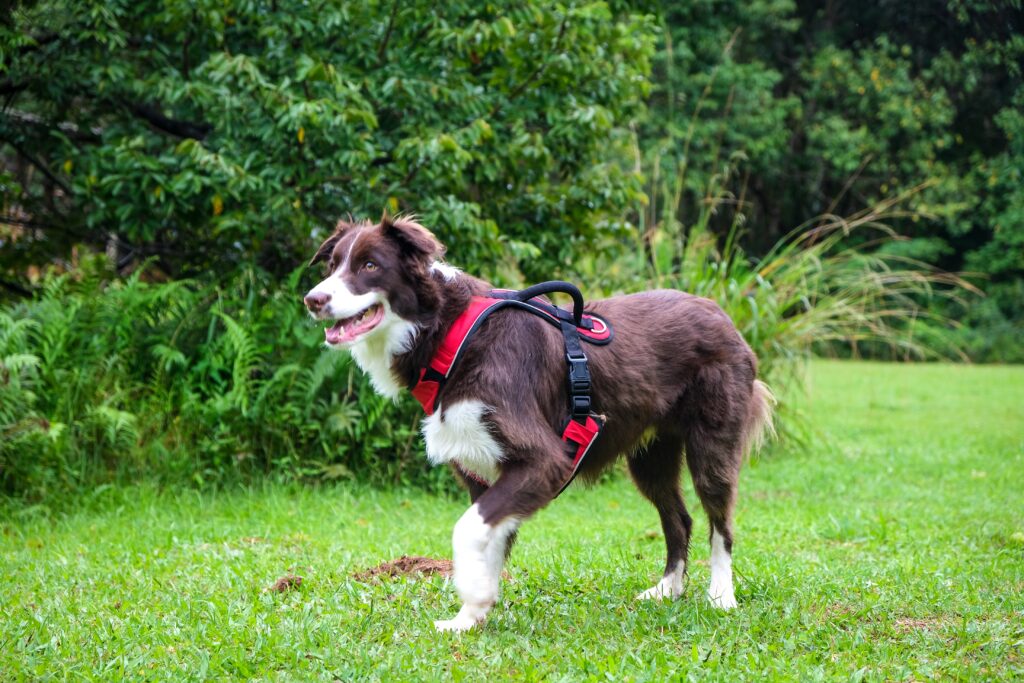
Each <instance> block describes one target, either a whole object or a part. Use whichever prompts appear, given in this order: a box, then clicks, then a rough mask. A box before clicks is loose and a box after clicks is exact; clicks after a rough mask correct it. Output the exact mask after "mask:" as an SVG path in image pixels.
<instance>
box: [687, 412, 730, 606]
mask: <svg viewBox="0 0 1024 683" xmlns="http://www.w3.org/2000/svg"><path fill="white" fill-rule="evenodd" d="M742 460H743V448H742V444H741V440H740V436H739V434H736V435H735V437H734V438H732V437H731V435H730V434H729V433H728V432H726V433H725V434H723V433H718V432H711V431H710V430H704V429H702V428H701V427H700V426H699V425H698V426H695V427H694V428H693V430H692V431H691V433H690V435H689V436H688V437H687V439H686V461H687V464H688V465H689V468H690V474H691V476H692V477H693V487H694V489H696V491H697V495H698V496H700V501H701V503H702V504H703V506H704V511H705V512H707V515H708V521H709V522H710V524H709V527H710V535H711V562H710V564H711V585H710V587H709V588H708V598H709V599H710V600H711V604H713V605H714V606H715V607H719V608H721V609H732V608H733V607H735V606H736V595H735V593H734V591H733V585H732V540H733V529H732V513H733V506H734V504H735V502H736V489H737V485H738V483H739V471H740V464H741V463H742Z"/></svg>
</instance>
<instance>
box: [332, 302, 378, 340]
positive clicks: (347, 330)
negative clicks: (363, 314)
mask: <svg viewBox="0 0 1024 683" xmlns="http://www.w3.org/2000/svg"><path fill="white" fill-rule="evenodd" d="M383 317H384V309H382V308H380V307H377V308H375V309H374V311H373V313H372V314H371V316H370V318H369V319H368V320H363V321H362V322H360V321H359V320H356V319H355V317H352V318H349V319H348V320H341V321H338V322H337V323H335V324H334V325H333V326H332V327H328V328H327V329H326V330H324V336H325V337H326V338H327V343H328V344H342V343H344V342H350V341H352V340H353V339H355V338H356V337H358V336H359V335H360V334H362V333H363V332H366V331H367V330H371V329H373V328H374V327H376V326H377V323H379V322H380V320H381V318H383Z"/></svg>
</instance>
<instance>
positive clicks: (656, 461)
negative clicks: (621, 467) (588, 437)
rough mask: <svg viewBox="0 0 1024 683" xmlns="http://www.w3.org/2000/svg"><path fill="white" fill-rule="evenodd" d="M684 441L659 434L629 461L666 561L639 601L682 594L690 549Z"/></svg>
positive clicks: (690, 520) (630, 470)
mask: <svg viewBox="0 0 1024 683" xmlns="http://www.w3.org/2000/svg"><path fill="white" fill-rule="evenodd" d="M682 459H683V441H682V439H681V438H680V437H678V436H675V435H663V434H659V435H658V436H657V437H655V439H654V440H653V441H651V442H650V443H648V444H647V445H646V446H643V447H641V448H640V449H639V450H638V451H637V453H636V454H635V455H633V456H631V457H630V458H629V459H628V462H629V472H630V474H632V475H633V481H634V482H635V483H636V487H637V488H638V489H639V490H640V493H642V494H643V495H644V497H645V498H647V500H649V501H651V502H652V503H653V504H654V507H655V508H657V510H658V515H660V516H661V529H662V531H663V532H664V534H665V546H666V549H667V554H668V559H667V560H666V563H665V574H664V575H663V576H662V578H661V580H660V581H659V582H658V583H657V584H656V585H655V586H652V587H651V588H648V589H647V590H645V591H644V592H643V593H640V594H639V595H638V596H636V597H637V599H638V600H646V599H655V600H661V599H663V598H672V599H675V598H678V597H679V596H680V595H682V593H683V576H684V575H685V574H686V555H687V551H688V549H689V546H690V532H691V530H692V529H693V518H692V517H690V514H689V513H688V512H687V511H686V505H685V504H684V503H683V496H682V493H680V491H679V471H680V468H681V466H682Z"/></svg>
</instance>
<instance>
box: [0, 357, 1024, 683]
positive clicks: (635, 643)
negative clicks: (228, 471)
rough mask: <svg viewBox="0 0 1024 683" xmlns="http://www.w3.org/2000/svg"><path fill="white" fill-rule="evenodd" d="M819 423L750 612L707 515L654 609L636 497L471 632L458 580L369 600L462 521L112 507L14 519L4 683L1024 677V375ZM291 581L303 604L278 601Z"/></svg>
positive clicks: (430, 503)
mask: <svg viewBox="0 0 1024 683" xmlns="http://www.w3.org/2000/svg"><path fill="white" fill-rule="evenodd" d="M807 410H808V412H809V414H810V415H811V416H812V418H813V420H814V422H815V423H816V424H818V425H821V426H822V429H823V432H824V433H825V434H826V440H825V442H824V445H820V446H817V447H814V448H813V449H811V450H810V451H808V452H806V453H786V452H777V453H776V454H775V455H774V456H772V457H770V458H764V459H761V460H760V461H758V462H756V463H754V464H752V465H750V466H748V467H747V468H746V469H745V470H744V474H743V483H742V487H741V500H740V504H739V508H738V516H737V525H736V527H737V543H736V548H735V551H736V555H735V569H736V572H737V574H738V576H737V597H738V599H739V601H740V607H739V609H738V610H736V611H734V612H731V613H720V612H717V611H715V610H713V609H711V608H710V607H709V606H708V605H707V603H706V600H705V598H704V590H705V588H706V584H707V581H708V567H707V556H708V549H707V544H706V542H705V540H704V539H705V538H706V533H707V523H706V520H705V519H704V517H703V514H695V516H696V517H697V520H698V521H697V527H696V530H695V543H694V544H693V549H692V553H691V558H692V559H693V563H692V564H691V570H690V579H689V585H688V587H687V591H686V594H685V595H684V596H683V597H682V598H681V599H680V600H679V601H677V602H675V603H670V604H656V603H653V604H652V603H637V602H634V601H633V599H632V598H633V595H635V594H636V593H637V592H638V591H640V590H642V589H644V588H647V587H648V586H650V585H652V584H653V582H654V581H656V580H657V578H658V574H659V573H660V568H661V566H662V562H663V545H662V540H661V533H660V530H659V527H658V522H657V517H656V515H655V512H654V510H653V508H651V507H650V506H649V505H647V504H646V503H645V502H643V501H642V500H641V499H640V497H639V495H638V494H637V493H636V492H635V491H634V490H633V489H632V486H631V485H630V484H629V482H628V481H626V480H625V479H624V478H620V479H618V480H616V481H613V482H612V483H610V484H607V485H604V486H601V487H598V488H596V489H594V490H591V491H581V490H575V489H573V490H570V491H569V492H567V493H566V494H565V495H564V496H563V497H562V498H560V499H559V500H558V501H556V502H555V503H554V504H553V505H551V506H550V507H549V508H548V509H546V510H544V511H543V512H542V513H540V514H539V515H538V516H537V517H536V518H535V519H534V520H532V521H531V522H529V523H527V524H526V525H525V526H524V528H523V531H522V534H521V540H520V544H519V545H518V546H517V548H516V551H515V553H514V554H513V558H512V561H511V564H510V567H509V572H510V574H511V577H512V579H511V580H510V581H507V582H506V583H505V587H504V593H503V598H502V601H501V603H500V604H499V605H498V606H497V607H496V609H495V610H494V612H493V613H492V617H491V619H490V620H489V621H488V623H487V625H486V626H485V628H483V629H482V630H480V631H479V632H474V633H469V634H464V635H452V634H438V633H435V632H434V629H433V626H432V620H433V619H435V618H444V617H448V616H451V615H452V614H454V612H455V610H456V609H457V607H458V605H457V599H456V596H455V594H454V591H453V590H452V588H451V586H450V585H449V584H446V583H445V582H444V581H443V580H441V579H439V578H432V579H413V578H408V579H407V578H401V579H394V580H390V581H385V582H379V583H361V582H358V581H356V580H354V579H352V578H351V574H352V573H353V572H355V571H357V570H359V569H362V568H365V567H368V566H371V565H374V564H376V563H378V562H380V561H382V560H385V559H391V558H394V557H397V556H399V555H402V554H421V555H431V556H438V557H448V556H449V552H450V551H449V538H450V530H451V526H452V524H453V523H454V522H455V520H456V519H457V518H458V516H459V514H460V513H461V511H462V510H463V508H464V504H463V503H462V502H460V501H454V500H448V499H438V498H433V497H429V496H427V495H424V494H421V493H416V492H378V491H370V490H363V489H360V488H357V487H330V488H325V489H321V490H310V489H299V488H294V487H292V488H286V487H280V486H270V485H268V486H266V487H264V488H261V489H257V490H249V491H242V492H234V493H221V494H201V493H196V492H190V491H186V492H169V493H168V492H159V491H156V490H154V489H152V488H145V487H140V488H131V489H107V490H104V491H99V492H97V493H96V494H95V495H94V496H93V498H92V499H90V500H86V501H83V502H82V505H81V510H80V511H78V512H74V513H70V514H61V515H56V514H51V513H49V512H48V511H47V510H46V509H45V508H38V507H37V508H30V509H25V510H17V509H16V508H14V507H13V506H11V505H8V506H7V507H6V508H5V511H4V512H3V514H4V519H3V522H2V531H3V533H2V536H0V558H2V568H3V581H2V583H0V678H2V679H4V680H19V679H38V678H70V679H79V678H85V679H93V678H96V679H119V678H122V677H128V678H133V679H142V678H145V679H162V680H181V679H183V678H203V677H217V678H225V677H227V678H246V679H251V678H256V679H275V680H305V679H325V680H331V679H341V680H350V679H378V680H415V679H448V678H454V679H456V680H459V679H466V680H474V681H479V680H498V679H502V678H515V679H526V680H537V679H545V680H566V681H578V680H586V679H601V680H606V679H611V680H659V681H660V680H667V679H690V678H694V679H704V678H710V679H720V680H737V679H762V678H768V679H774V678H779V679H795V680H809V679H819V678H824V679H830V680H846V679H865V680H911V679H916V680H924V679H937V678H954V679H969V680H978V679H1004V680H1010V679H1018V680H1019V679H1020V678H1021V677H1022V676H1024V625H1022V624H1024V502H1022V501H1024V368H1021V367H967V366H953V365H916V366H898V365H884V364H869V363H838V362H828V363H826V362H818V363H815V364H814V365H813V367H812V373H811V391H810V394H809V397H808V401H807ZM382 457H385V456H383V455H382ZM687 499H688V501H690V503H691V507H695V505H694V501H695V500H696V499H695V497H694V496H693V494H692V490H691V489H689V487H687ZM288 572H294V573H296V574H299V575H301V576H302V577H303V578H304V582H303V583H302V585H301V587H300V588H298V589H297V590H293V591H290V592H285V593H272V592H265V590H264V589H265V588H266V587H267V586H269V585H270V584H272V583H273V582H274V581H275V579H277V578H278V577H280V576H281V575H283V574H286V573H288Z"/></svg>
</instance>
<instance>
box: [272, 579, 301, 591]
mask: <svg viewBox="0 0 1024 683" xmlns="http://www.w3.org/2000/svg"><path fill="white" fill-rule="evenodd" d="M301 585H302V577H301V576H296V575H295V574H285V575H284V576H282V577H281V578H280V579H278V580H277V581H275V582H274V585H272V586H270V587H269V588H267V592H268V593H284V592H285V591H290V590H293V589H295V588H298V587H299V586H301Z"/></svg>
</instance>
